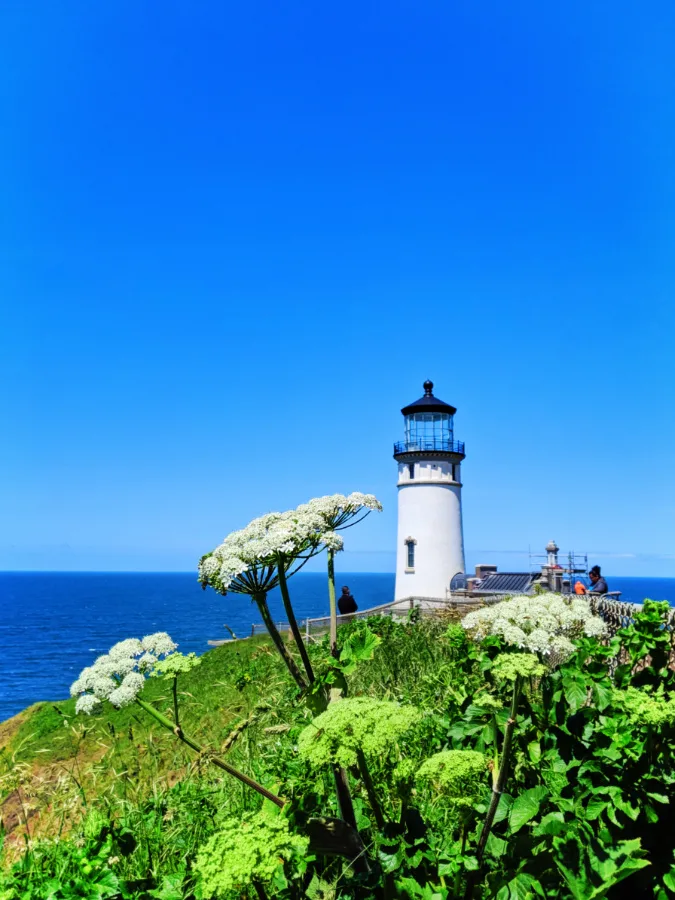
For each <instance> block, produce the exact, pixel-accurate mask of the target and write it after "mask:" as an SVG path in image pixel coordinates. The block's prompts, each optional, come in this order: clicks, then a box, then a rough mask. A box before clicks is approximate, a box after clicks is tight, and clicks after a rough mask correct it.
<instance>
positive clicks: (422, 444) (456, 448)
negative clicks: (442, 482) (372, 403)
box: [394, 381, 464, 462]
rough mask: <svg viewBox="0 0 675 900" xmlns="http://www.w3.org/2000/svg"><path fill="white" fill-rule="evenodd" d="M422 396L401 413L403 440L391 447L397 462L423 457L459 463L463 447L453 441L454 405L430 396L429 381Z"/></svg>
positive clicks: (425, 384) (432, 388) (431, 390)
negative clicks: (403, 427) (403, 426)
mask: <svg viewBox="0 0 675 900" xmlns="http://www.w3.org/2000/svg"><path fill="white" fill-rule="evenodd" d="M423 387H424V396H423V397H420V399H419V400H415V402H414V403H410V404H409V405H408V406H404V407H403V409H402V410H401V412H402V413H403V416H404V421H405V441H399V442H398V443H396V444H394V457H395V458H396V459H398V460H399V461H408V460H409V459H410V458H414V457H419V456H425V457H432V456H433V457H437V458H440V459H446V460H450V461H456V462H459V461H460V460H461V459H463V458H464V444H463V443H462V441H456V440H455V439H454V415H455V413H456V412H457V410H456V409H455V407H454V406H451V405H450V404H449V403H446V402H445V401H444V400H439V399H438V397H435V396H434V383H433V381H425V382H424V385H423Z"/></svg>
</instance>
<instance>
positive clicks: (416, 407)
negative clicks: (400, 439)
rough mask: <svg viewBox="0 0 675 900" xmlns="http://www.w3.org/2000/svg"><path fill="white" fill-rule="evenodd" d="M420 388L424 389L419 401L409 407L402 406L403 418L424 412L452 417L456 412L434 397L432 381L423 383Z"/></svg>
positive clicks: (452, 407) (447, 404) (453, 408)
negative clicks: (445, 414)
mask: <svg viewBox="0 0 675 900" xmlns="http://www.w3.org/2000/svg"><path fill="white" fill-rule="evenodd" d="M422 387H423V388H424V396H423V397H420V399H419V400H415V402H414V403H411V404H410V405H409V406H404V407H403V409H402V410H401V412H402V413H403V415H404V416H408V415H410V414H411V413H425V412H428V413H429V412H437V413H447V414H448V415H450V416H454V414H455V413H456V412H457V410H456V409H455V407H454V406H450V404H449V403H445V402H444V401H443V400H439V399H438V397H434V383H433V381H428V380H427V381H425V382H424V384H423V385H422Z"/></svg>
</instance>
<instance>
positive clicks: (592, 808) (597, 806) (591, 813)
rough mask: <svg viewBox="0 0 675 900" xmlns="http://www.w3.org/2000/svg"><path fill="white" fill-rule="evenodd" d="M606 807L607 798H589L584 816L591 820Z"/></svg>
mask: <svg viewBox="0 0 675 900" xmlns="http://www.w3.org/2000/svg"><path fill="white" fill-rule="evenodd" d="M606 808H607V800H590V801H589V803H588V805H587V806H586V818H587V819H588V821H589V822H593V821H594V820H595V819H597V818H598V816H599V815H600V814H601V813H602V812H604V810H605V809H606Z"/></svg>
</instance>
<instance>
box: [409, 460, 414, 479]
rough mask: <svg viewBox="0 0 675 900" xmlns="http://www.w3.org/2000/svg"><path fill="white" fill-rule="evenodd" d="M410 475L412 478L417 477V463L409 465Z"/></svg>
mask: <svg viewBox="0 0 675 900" xmlns="http://www.w3.org/2000/svg"><path fill="white" fill-rule="evenodd" d="M408 475H409V476H410V477H411V478H414V477H415V463H408Z"/></svg>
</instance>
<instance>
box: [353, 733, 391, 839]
mask: <svg viewBox="0 0 675 900" xmlns="http://www.w3.org/2000/svg"><path fill="white" fill-rule="evenodd" d="M356 758H357V760H358V764H359V772H360V773H361V778H362V779H363V786H364V787H365V789H366V794H368V802H369V803H370V808H371V809H372V811H373V815H374V816H375V822H376V824H377V827H378V828H379V829H380V831H382V830H383V829H384V827H385V825H386V824H387V823H386V820H385V818H384V814H383V812H382V807H381V806H380V801H379V799H378V797H377V791H376V790H375V785H374V784H373V779H372V778H371V777H370V770H369V768H368V763H367V762H366V757H365V756H364V754H363V750H357V751H356Z"/></svg>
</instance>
